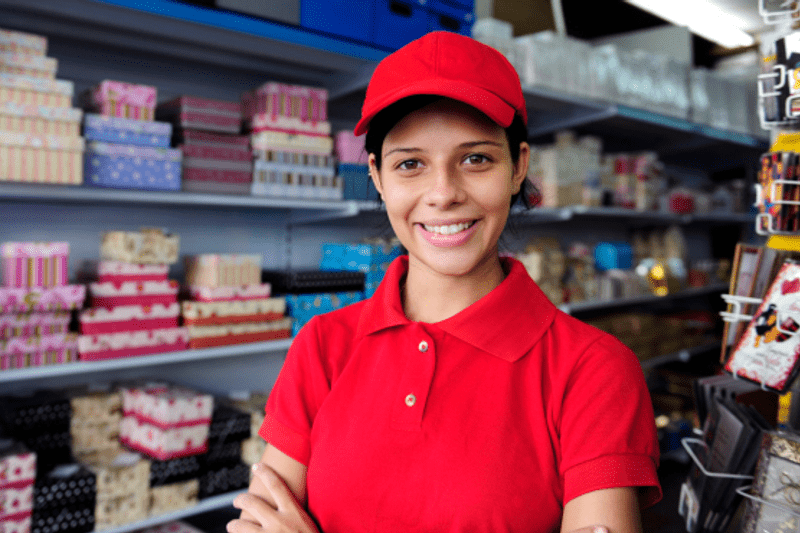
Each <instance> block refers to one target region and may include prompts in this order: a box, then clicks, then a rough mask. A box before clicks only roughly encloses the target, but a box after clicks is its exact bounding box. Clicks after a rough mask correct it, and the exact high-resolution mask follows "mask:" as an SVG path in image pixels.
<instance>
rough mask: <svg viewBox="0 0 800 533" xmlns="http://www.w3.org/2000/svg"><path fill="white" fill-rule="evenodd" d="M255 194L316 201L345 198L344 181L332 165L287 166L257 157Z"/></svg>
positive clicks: (253, 178) (253, 190) (252, 189)
mask: <svg viewBox="0 0 800 533" xmlns="http://www.w3.org/2000/svg"><path fill="white" fill-rule="evenodd" d="M250 192H251V194H253V195H256V196H272V197H285V198H308V199H315V200H341V199H342V198H343V197H344V186H343V184H342V180H341V179H340V178H339V177H337V176H336V175H335V172H334V170H333V169H332V168H329V167H312V166H297V165H285V164H281V163H272V162H269V161H265V160H263V159H260V158H259V159H256V160H255V162H254V171H253V176H252V188H251V191H250Z"/></svg>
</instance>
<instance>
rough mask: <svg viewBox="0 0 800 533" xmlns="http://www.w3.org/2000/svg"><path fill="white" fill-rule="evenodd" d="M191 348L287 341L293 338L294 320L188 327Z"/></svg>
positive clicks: (283, 319)
mask: <svg viewBox="0 0 800 533" xmlns="http://www.w3.org/2000/svg"><path fill="white" fill-rule="evenodd" d="M187 329H188V330H189V338H190V340H189V346H190V347H191V348H211V347H214V346H227V345H230V344H241V343H247V342H265V341H271V340H277V339H287V338H289V337H291V336H292V319H290V318H282V319H279V320H270V321H267V322H248V323H244V324H225V325H216V326H188V327H187Z"/></svg>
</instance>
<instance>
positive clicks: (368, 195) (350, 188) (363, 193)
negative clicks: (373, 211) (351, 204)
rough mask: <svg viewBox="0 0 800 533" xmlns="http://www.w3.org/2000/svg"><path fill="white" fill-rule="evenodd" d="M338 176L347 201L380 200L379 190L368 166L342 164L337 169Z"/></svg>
mask: <svg viewBox="0 0 800 533" xmlns="http://www.w3.org/2000/svg"><path fill="white" fill-rule="evenodd" d="M336 175H337V176H339V179H341V180H342V182H343V187H344V199H345V200H378V199H379V197H380V196H379V195H378V190H377V189H376V188H375V184H374V183H373V182H372V178H370V175H369V167H368V166H366V165H355V164H342V163H340V164H339V165H338V166H337V168H336Z"/></svg>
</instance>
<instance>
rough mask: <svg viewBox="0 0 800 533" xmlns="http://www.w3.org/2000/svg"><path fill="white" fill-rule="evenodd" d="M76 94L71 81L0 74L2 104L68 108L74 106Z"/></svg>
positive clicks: (0, 98) (0, 99) (0, 100)
mask: <svg viewBox="0 0 800 533" xmlns="http://www.w3.org/2000/svg"><path fill="white" fill-rule="evenodd" d="M74 92H75V86H74V84H73V83H72V82H71V81H65V80H45V79H40V78H31V77H28V76H17V75H15V74H3V73H0V102H14V103H15V104H19V105H37V106H39V105H40V106H47V107H64V108H68V107H70V106H71V105H72V95H73V94H74Z"/></svg>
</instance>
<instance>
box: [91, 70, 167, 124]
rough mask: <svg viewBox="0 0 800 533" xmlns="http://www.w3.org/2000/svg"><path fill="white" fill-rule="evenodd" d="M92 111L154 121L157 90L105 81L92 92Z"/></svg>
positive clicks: (144, 86)
mask: <svg viewBox="0 0 800 533" xmlns="http://www.w3.org/2000/svg"><path fill="white" fill-rule="evenodd" d="M90 98H91V102H90V105H91V107H92V109H94V110H95V111H98V112H99V113H100V114H102V115H106V116H112V117H121V118H132V119H136V120H153V118H154V115H155V108H156V88H155V87H151V86H149V85H136V84H133V83H125V82H121V81H112V80H104V81H102V82H100V84H98V85H97V86H95V87H94V88H93V89H92V91H91V96H90Z"/></svg>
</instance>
